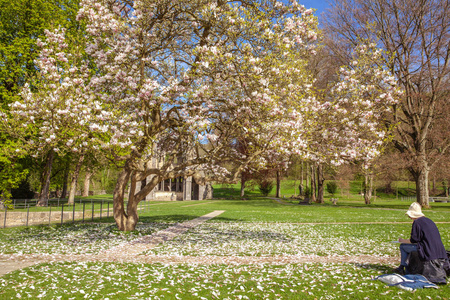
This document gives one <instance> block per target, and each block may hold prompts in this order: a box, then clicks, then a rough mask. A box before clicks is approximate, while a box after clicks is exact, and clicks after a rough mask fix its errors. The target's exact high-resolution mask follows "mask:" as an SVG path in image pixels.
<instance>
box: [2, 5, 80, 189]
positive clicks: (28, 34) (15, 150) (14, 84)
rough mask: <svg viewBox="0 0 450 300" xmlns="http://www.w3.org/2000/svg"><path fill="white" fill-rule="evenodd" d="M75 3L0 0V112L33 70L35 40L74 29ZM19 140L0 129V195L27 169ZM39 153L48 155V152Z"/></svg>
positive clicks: (37, 51)
mask: <svg viewBox="0 0 450 300" xmlns="http://www.w3.org/2000/svg"><path fill="white" fill-rule="evenodd" d="M78 3H79V1H77V0H16V1H6V0H0V11H1V13H0V113H2V112H6V113H7V112H8V110H9V107H8V105H9V104H10V103H13V102H14V101H16V100H17V99H18V97H19V95H18V94H19V92H20V89H21V88H22V87H23V86H24V84H25V82H27V80H28V79H29V78H31V77H32V76H34V75H35V74H36V73H37V71H38V68H37V66H36V64H35V63H34V61H35V59H36V58H37V56H38V54H39V49H38V47H37V46H36V41H37V39H38V38H39V37H42V36H43V35H44V30H45V29H48V28H50V27H58V26H63V27H65V28H67V30H68V31H69V32H71V33H74V32H76V31H77V28H76V27H77V25H76V22H75V18H76V14H77V12H78V9H79V5H78ZM22 142H23V141H22V140H21V139H17V138H16V136H15V135H11V134H9V133H8V132H7V131H4V130H0V177H1V178H3V180H0V194H3V195H5V192H6V193H7V191H8V190H9V189H11V188H13V187H15V186H17V184H18V183H20V182H21V181H22V180H24V179H25V175H26V174H27V172H28V171H27V165H24V163H23V160H21V158H23V157H24V156H25V155H26V152H25V151H22V148H23V143H22ZM43 156H47V157H49V158H51V157H52V156H51V155H49V153H44V154H43ZM27 161H29V160H27ZM47 165H48V167H51V164H47ZM42 188H43V189H44V190H45V189H46V188H45V187H44V186H42ZM44 194H46V193H45V192H44ZM0 197H1V196H0Z"/></svg>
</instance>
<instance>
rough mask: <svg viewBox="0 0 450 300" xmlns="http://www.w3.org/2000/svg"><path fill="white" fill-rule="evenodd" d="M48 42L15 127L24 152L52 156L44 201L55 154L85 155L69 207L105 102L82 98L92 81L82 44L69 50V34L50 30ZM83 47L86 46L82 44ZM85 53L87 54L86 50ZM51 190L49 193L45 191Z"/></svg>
mask: <svg viewBox="0 0 450 300" xmlns="http://www.w3.org/2000/svg"><path fill="white" fill-rule="evenodd" d="M45 35H46V40H45V42H44V41H41V40H39V39H38V41H37V45H38V47H41V51H40V56H39V58H38V59H37V60H36V61H35V63H36V65H37V67H38V68H39V76H37V77H36V78H35V79H34V80H33V81H32V82H31V83H27V84H26V86H25V87H24V88H23V89H22V92H21V98H22V100H23V101H20V102H19V101H17V102H14V103H12V104H11V105H10V106H11V109H10V113H11V115H12V118H10V120H9V124H8V125H9V128H10V129H12V130H14V131H15V132H16V133H17V128H20V129H21V130H20V132H21V134H22V135H23V136H25V137H26V139H25V140H26V142H25V143H24V146H23V147H22V148H20V149H18V150H17V152H18V153H21V152H26V151H29V152H31V153H32V155H33V156H34V157H37V156H39V155H47V167H46V168H45V170H46V174H44V177H46V178H47V180H44V181H45V182H46V184H44V187H43V191H42V192H41V197H40V202H39V203H38V204H39V205H46V203H44V202H43V201H41V200H44V199H45V201H46V199H47V198H46V197H43V196H44V195H46V194H47V193H48V185H49V181H50V179H49V178H50V173H51V166H52V162H53V158H54V156H55V153H58V154H60V155H64V154H67V153H71V152H75V153H77V152H78V153H79V154H80V156H79V157H80V159H79V162H78V164H77V166H76V169H75V172H74V178H73V179H72V187H71V193H70V196H69V202H73V200H74V195H75V187H76V178H77V176H78V172H79V169H80V167H81V163H82V161H83V157H84V154H85V153H86V151H88V149H89V148H92V147H94V148H95V147H96V145H95V144H93V143H92V141H93V139H92V135H91V130H90V118H91V116H92V115H94V114H96V112H97V111H98V109H100V108H101V107H100V102H98V101H95V99H94V100H93V101H90V100H92V99H88V98H83V97H80V95H86V94H87V93H88V92H87V91H86V88H87V85H86V83H87V82H88V80H89V79H90V68H89V66H88V64H87V61H86V60H85V59H84V57H83V55H82V53H83V52H84V51H83V49H82V45H80V44H79V45H78V46H75V45H72V46H70V47H69V46H68V43H67V42H66V41H65V30H64V29H59V30H56V31H49V30H46V31H45ZM78 42H80V41H78ZM80 48H81V49H80ZM45 186H46V188H45Z"/></svg>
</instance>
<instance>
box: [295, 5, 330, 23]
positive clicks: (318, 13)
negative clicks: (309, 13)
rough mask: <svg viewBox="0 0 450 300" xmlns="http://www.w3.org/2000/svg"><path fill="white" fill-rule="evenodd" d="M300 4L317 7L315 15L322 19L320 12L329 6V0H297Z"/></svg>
mask: <svg viewBox="0 0 450 300" xmlns="http://www.w3.org/2000/svg"><path fill="white" fill-rule="evenodd" d="M297 2H298V3H299V4H302V5H304V6H305V7H306V8H316V9H317V11H316V12H315V15H316V16H318V17H319V22H320V20H321V18H320V14H321V13H322V12H323V11H324V10H325V9H326V8H328V7H329V5H328V3H327V0H297Z"/></svg>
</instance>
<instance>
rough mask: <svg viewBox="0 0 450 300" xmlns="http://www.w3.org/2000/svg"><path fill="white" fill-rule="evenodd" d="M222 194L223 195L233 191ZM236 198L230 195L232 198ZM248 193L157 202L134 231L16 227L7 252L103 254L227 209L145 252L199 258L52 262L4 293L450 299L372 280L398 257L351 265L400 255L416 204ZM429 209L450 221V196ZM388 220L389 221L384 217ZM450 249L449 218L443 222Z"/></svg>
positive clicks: (6, 232) (15, 275)
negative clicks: (357, 259)
mask: <svg viewBox="0 0 450 300" xmlns="http://www.w3.org/2000/svg"><path fill="white" fill-rule="evenodd" d="M227 189H228V190H226V191H221V190H220V188H219V187H216V189H215V193H216V192H217V193H219V194H220V193H223V194H224V195H226V194H227V193H234V189H233V191H232V190H230V189H229V187H227ZM231 198H232V197H231ZM297 203H298V200H296V201H293V200H289V199H286V200H285V204H282V203H280V202H277V201H275V200H272V199H264V198H260V197H259V192H255V194H254V196H251V197H249V200H233V199H229V200H205V201H189V202H181V201H174V202H151V203H149V204H148V206H147V207H146V209H144V210H141V211H140V222H139V224H138V226H137V228H136V230H135V231H133V232H129V233H124V232H119V231H118V230H117V228H116V226H115V225H114V224H113V220H112V218H109V219H103V220H102V223H90V224H89V223H88V224H79V223H78V224H77V223H75V224H64V225H51V226H31V227H15V228H6V229H2V230H0V258H2V257H10V256H11V255H12V256H13V257H14V256H17V257H20V255H21V254H29V255H31V254H33V255H36V256H38V257H48V256H51V257H53V256H55V255H60V254H61V255H68V254H89V255H91V254H94V255H95V254H99V253H101V252H102V251H104V250H107V249H110V248H112V247H114V246H117V245H120V244H121V243H124V242H128V241H132V240H134V239H136V238H139V237H141V236H143V235H149V234H152V233H154V232H156V231H158V230H161V229H164V228H167V227H168V226H171V225H173V224H175V223H179V222H183V221H186V220H191V219H193V218H196V217H199V216H202V215H204V214H207V213H209V212H211V211H214V210H224V211H225V212H224V213H223V214H221V215H220V216H218V217H216V218H214V219H212V220H210V221H209V222H206V223H204V224H202V225H200V226H197V227H195V228H193V229H191V230H189V231H188V232H186V233H184V234H182V235H180V236H178V237H176V238H175V239H173V240H171V241H167V242H165V243H163V244H160V245H159V246H157V247H155V248H153V249H152V250H149V251H148V252H147V253H145V255H152V256H156V257H166V256H172V255H175V256H177V257H183V256H189V257H196V258H198V261H199V262H200V263H194V264H183V263H182V264H162V263H153V264H145V263H119V262H115V263H113V262H54V263H44V264H39V265H35V266H32V267H28V268H24V269H22V270H18V271H14V272H11V273H8V274H6V275H4V276H3V277H1V278H0V299H24V298H27V299H342V298H350V299H450V296H449V295H450V288H449V286H440V288H439V289H436V290H435V289H424V290H418V291H416V292H415V293H411V292H408V291H404V290H401V289H399V288H396V287H389V286H387V285H385V284H384V283H382V282H380V281H378V280H373V279H374V278H375V277H376V276H378V275H381V274H385V273H389V272H390V271H391V268H392V267H394V266H395V264H389V263H386V264H370V263H361V264H355V263H346V260H345V257H353V256H359V255H367V256H368V257H373V258H378V259H379V260H380V261H382V260H383V259H386V258H394V261H397V260H398V255H399V251H398V246H397V245H395V244H392V243H390V241H391V240H396V239H397V238H398V237H400V236H402V237H407V236H408V235H409V232H410V228H411V222H410V221H409V219H408V218H406V216H405V215H404V212H405V211H406V210H407V208H408V206H409V204H410V203H409V202H406V201H400V200H395V199H379V200H377V201H375V202H374V203H373V204H371V205H369V206H366V205H364V204H363V201H357V200H353V199H340V200H339V202H338V205H337V206H334V205H332V204H331V203H330V202H329V201H327V202H326V203H325V204H322V205H319V204H312V205H298V204H297ZM425 214H426V215H427V216H429V217H430V218H431V219H433V220H434V221H436V222H448V221H449V220H450V203H436V204H433V206H432V208H431V209H428V210H425ZM384 222H385V223H384ZM437 225H438V227H439V230H440V233H441V236H442V240H443V241H444V243H445V244H446V246H447V248H450V224H449V223H437ZM302 256H311V257H330V258H333V257H336V256H338V257H342V261H340V262H337V263H336V262H328V263H316V262H308V263H302V264H300V263H292V262H289V257H293V258H294V257H302ZM214 257H228V258H233V257H236V258H243V259H245V258H246V257H249V258H250V257H258V258H270V257H284V258H285V262H284V263H278V264H271V263H263V262H261V263H252V264H249V263H244V264H220V263H212V264H211V262H213V261H214Z"/></svg>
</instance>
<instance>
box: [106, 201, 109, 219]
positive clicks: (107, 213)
mask: <svg viewBox="0 0 450 300" xmlns="http://www.w3.org/2000/svg"><path fill="white" fill-rule="evenodd" d="M106 217H107V218H109V201H108V210H107V211H106Z"/></svg>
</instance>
